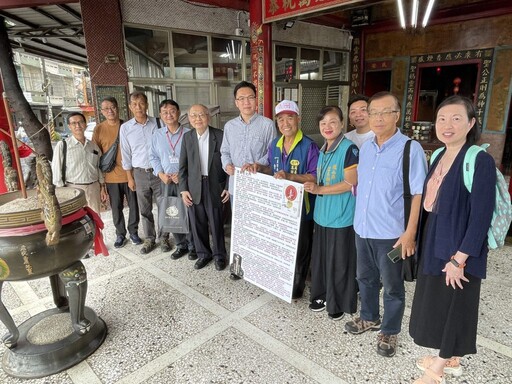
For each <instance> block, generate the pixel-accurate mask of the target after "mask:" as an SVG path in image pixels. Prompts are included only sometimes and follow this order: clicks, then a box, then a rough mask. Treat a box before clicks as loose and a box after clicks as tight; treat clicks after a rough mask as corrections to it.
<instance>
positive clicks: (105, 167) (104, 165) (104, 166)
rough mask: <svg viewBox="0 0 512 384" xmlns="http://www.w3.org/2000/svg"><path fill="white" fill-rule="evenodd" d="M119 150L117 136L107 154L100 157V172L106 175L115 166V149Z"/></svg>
mask: <svg viewBox="0 0 512 384" xmlns="http://www.w3.org/2000/svg"><path fill="white" fill-rule="evenodd" d="M118 148H119V135H117V139H116V141H114V144H112V145H111V146H110V148H109V149H108V151H107V152H105V153H104V154H103V155H101V157H100V171H101V172H103V173H108V172H110V171H112V170H113V169H114V167H115V166H116V157H117V149H118Z"/></svg>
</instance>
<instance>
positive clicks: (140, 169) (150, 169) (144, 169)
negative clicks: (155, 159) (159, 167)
mask: <svg viewBox="0 0 512 384" xmlns="http://www.w3.org/2000/svg"><path fill="white" fill-rule="evenodd" d="M133 169H137V170H139V171H142V172H146V173H153V168H139V167H133Z"/></svg>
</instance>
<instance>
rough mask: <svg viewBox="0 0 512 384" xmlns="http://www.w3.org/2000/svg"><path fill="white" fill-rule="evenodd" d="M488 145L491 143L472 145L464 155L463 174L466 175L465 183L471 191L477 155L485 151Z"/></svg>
mask: <svg viewBox="0 0 512 384" xmlns="http://www.w3.org/2000/svg"><path fill="white" fill-rule="evenodd" d="M488 147H489V144H482V145H481V146H478V145H472V146H471V147H469V148H468V150H467V152H466V154H465V155H464V166H463V167H464V168H463V169H462V175H463V176H464V185H465V186H466V189H467V190H468V191H469V192H471V188H472V186H473V176H474V174H475V163H476V157H477V156H478V154H479V153H480V152H481V151H485V150H486V149H487V148H488Z"/></svg>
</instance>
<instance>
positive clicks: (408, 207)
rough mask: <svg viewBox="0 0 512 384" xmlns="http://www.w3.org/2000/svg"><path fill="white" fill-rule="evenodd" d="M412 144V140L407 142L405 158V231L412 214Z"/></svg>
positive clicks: (403, 167)
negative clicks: (410, 177)
mask: <svg viewBox="0 0 512 384" xmlns="http://www.w3.org/2000/svg"><path fill="white" fill-rule="evenodd" d="M411 143H412V140H407V142H406V143H405V147H404V156H403V165H402V172H403V181H404V229H407V223H408V222H409V215H410V213H411V201H412V196H411V186H410V185H409V169H410V162H411Z"/></svg>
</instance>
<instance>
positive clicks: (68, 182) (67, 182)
mask: <svg viewBox="0 0 512 384" xmlns="http://www.w3.org/2000/svg"><path fill="white" fill-rule="evenodd" d="M94 183H96V181H91V182H90V183H72V182H71V181H66V184H72V185H91V184H94Z"/></svg>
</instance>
